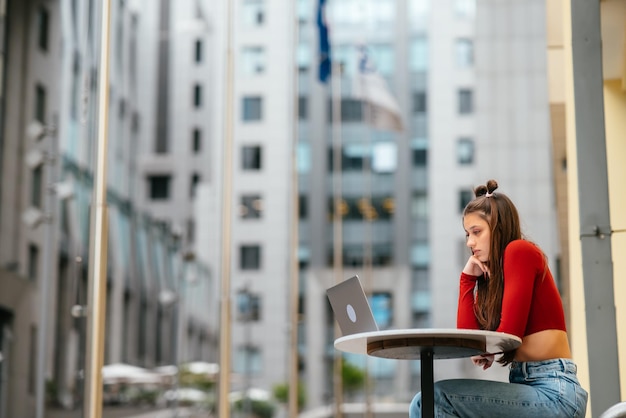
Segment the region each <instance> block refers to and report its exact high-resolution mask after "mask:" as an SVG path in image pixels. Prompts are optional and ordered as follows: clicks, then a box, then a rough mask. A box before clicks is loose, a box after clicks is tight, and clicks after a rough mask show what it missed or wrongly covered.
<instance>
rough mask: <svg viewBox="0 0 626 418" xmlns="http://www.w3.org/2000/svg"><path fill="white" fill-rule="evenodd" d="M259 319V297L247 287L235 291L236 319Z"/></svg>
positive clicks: (245, 320)
mask: <svg viewBox="0 0 626 418" xmlns="http://www.w3.org/2000/svg"><path fill="white" fill-rule="evenodd" d="M260 319H261V297H260V296H259V295H258V294H255V293H252V292H250V291H249V290H247V289H243V290H240V291H239V292H237V320H239V321H243V322H247V321H259V320H260Z"/></svg>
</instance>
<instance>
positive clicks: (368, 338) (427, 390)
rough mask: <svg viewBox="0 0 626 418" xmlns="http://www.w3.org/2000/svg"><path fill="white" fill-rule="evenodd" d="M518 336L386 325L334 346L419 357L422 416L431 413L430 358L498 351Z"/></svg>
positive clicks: (396, 356) (512, 345) (358, 351)
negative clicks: (390, 327)
mask: <svg viewBox="0 0 626 418" xmlns="http://www.w3.org/2000/svg"><path fill="white" fill-rule="evenodd" d="M521 344H522V340H521V339H520V338H519V337H517V336H515V335H511V334H505V333H502V332H495V331H483V330H473V329H456V328H450V329H448V328H445V329H444V328H439V329H437V328H434V329H394V330H392V329H389V330H383V331H372V332H362V333H358V334H351V335H345V336H343V337H340V338H337V339H336V340H335V348H336V349H337V350H340V351H344V352H347V353H354V354H366V355H370V356H375V357H382V358H389V359H399V360H418V359H419V360H420V365H421V383H422V417H434V414H435V400H434V397H435V394H434V384H435V382H434V377H433V360H435V359H451V358H461V357H471V356H475V355H479V354H499V353H502V352H505V351H510V350H514V349H516V348H517V347H519V346H520V345H521Z"/></svg>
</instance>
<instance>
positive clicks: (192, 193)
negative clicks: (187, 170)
mask: <svg viewBox="0 0 626 418" xmlns="http://www.w3.org/2000/svg"><path fill="white" fill-rule="evenodd" d="M198 183H200V174H199V173H193V174H192V175H191V180H190V181H189V197H191V198H192V199H193V198H194V197H196V189H197V188H198Z"/></svg>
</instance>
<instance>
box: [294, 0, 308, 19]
mask: <svg viewBox="0 0 626 418" xmlns="http://www.w3.org/2000/svg"><path fill="white" fill-rule="evenodd" d="M297 13H298V20H299V21H300V23H302V22H306V21H307V20H308V19H309V18H310V16H311V4H310V3H309V0H298V6H297Z"/></svg>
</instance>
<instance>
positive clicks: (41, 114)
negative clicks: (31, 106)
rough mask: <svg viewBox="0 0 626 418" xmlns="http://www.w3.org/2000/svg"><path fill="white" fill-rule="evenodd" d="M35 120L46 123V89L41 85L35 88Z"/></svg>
mask: <svg viewBox="0 0 626 418" xmlns="http://www.w3.org/2000/svg"><path fill="white" fill-rule="evenodd" d="M35 119H36V120H38V121H39V122H41V123H43V124H45V123H46V88H45V87H44V86H42V85H41V84H37V85H36V86H35Z"/></svg>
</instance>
